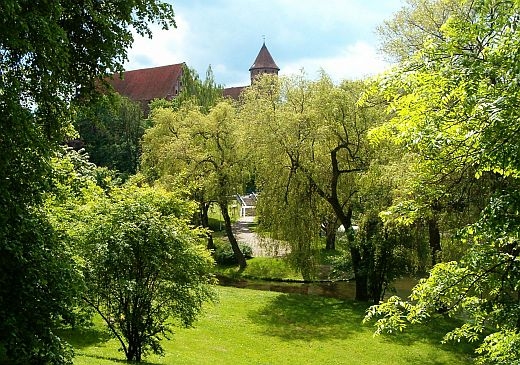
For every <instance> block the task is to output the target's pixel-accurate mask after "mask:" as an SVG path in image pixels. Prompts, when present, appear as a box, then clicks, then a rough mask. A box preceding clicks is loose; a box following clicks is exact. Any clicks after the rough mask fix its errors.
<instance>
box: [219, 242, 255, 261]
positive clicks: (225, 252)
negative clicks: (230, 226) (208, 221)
mask: <svg viewBox="0 0 520 365" xmlns="http://www.w3.org/2000/svg"><path fill="white" fill-rule="evenodd" d="M215 244H216V246H217V248H216V250H215V252H214V253H213V258H214V259H215V262H216V263H217V264H218V265H235V264H238V261H237V259H236V257H235V254H234V253H233V250H232V249H231V245H230V244H229V243H227V242H224V241H220V240H217V242H215ZM238 247H240V251H242V253H243V254H244V257H245V258H246V259H250V258H252V257H253V250H252V249H251V247H249V246H248V245H245V244H243V243H239V244H238Z"/></svg>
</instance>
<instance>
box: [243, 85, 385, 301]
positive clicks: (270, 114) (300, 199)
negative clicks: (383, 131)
mask: <svg viewBox="0 0 520 365" xmlns="http://www.w3.org/2000/svg"><path fill="white" fill-rule="evenodd" d="M364 90H365V85H364V84H363V83H362V82H349V81H345V82H343V83H342V84H341V85H339V86H336V85H334V84H333V83H332V81H331V80H330V79H329V78H328V77H327V76H326V75H322V76H321V77H320V79H319V80H317V81H309V80H306V79H305V77H304V76H303V75H300V76H297V77H293V78H282V79H275V78H272V77H264V78H262V79H260V80H257V82H256V83H255V84H254V85H253V86H252V87H251V89H250V90H248V92H247V93H246V95H245V101H244V105H243V106H242V107H241V113H242V118H243V120H244V122H243V123H244V124H246V125H248V126H249V128H250V131H251V133H250V140H251V142H252V145H254V146H255V149H254V152H253V153H254V155H255V160H256V169H257V170H256V171H257V186H258V187H259V189H260V191H261V196H260V213H261V224H262V225H263V226H264V227H265V228H266V229H267V230H268V231H270V232H271V233H272V234H273V235H275V237H276V238H280V239H284V240H286V241H288V242H289V243H291V246H292V251H293V252H292V254H293V256H294V257H295V259H296V261H297V264H298V266H299V268H300V269H302V270H303V271H302V273H303V274H305V275H306V276H307V275H310V272H309V271H308V270H307V267H308V265H307V264H308V263H312V261H309V260H310V258H312V251H313V242H315V241H316V239H317V237H318V235H319V232H320V227H321V224H322V223H323V212H329V214H330V213H332V214H333V215H334V216H335V218H336V219H337V220H338V222H339V223H340V224H342V225H343V226H344V227H345V229H346V230H349V229H350V228H351V226H352V217H353V214H354V209H355V205H356V203H357V196H356V194H357V193H358V190H359V186H358V182H359V178H360V176H361V175H362V174H363V172H364V171H366V170H367V169H368V167H369V165H370V161H371V156H372V151H371V149H370V146H369V143H368V140H367V138H366V134H367V132H368V130H369V129H370V128H371V127H372V126H375V125H376V124H377V123H379V122H381V118H382V109H381V108H378V107H375V106H371V105H368V104H364V105H361V104H359V103H358V101H359V99H360V98H361V96H362V94H363V92H364ZM349 251H350V255H351V258H352V264H353V271H354V275H355V278H356V298H357V299H360V300H367V299H368V297H369V293H368V273H367V271H366V270H365V268H366V267H367V265H365V262H366V261H370V260H371V259H372V257H371V256H370V253H369V252H368V251H366V250H364V249H363V247H361V246H359V245H357V244H356V243H355V242H351V243H350V244H349ZM306 270H307V271H306Z"/></svg>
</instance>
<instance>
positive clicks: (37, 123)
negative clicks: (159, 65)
mask: <svg viewBox="0 0 520 365" xmlns="http://www.w3.org/2000/svg"><path fill="white" fill-rule="evenodd" d="M0 8H1V12H2V17H1V19H0V74H1V75H2V77H1V79H2V83H1V86H0V89H1V90H0V115H2V128H1V130H0V212H1V213H0V261H1V262H0V288H1V289H0V308H1V309H0V361H10V362H14V363H20V364H30V363H39V364H41V363H53V364H63V363H68V362H70V353H68V352H67V351H66V350H65V347H64V343H63V341H60V340H59V338H58V337H57V336H56V334H55V331H54V328H55V327H56V325H57V323H59V319H60V318H62V317H66V314H67V313H71V306H72V305H73V303H74V301H75V297H76V295H77V292H76V289H75V286H74V285H71V283H73V282H74V280H73V279H72V277H73V276H74V272H73V265H72V262H71V258H70V256H69V255H70V254H71V253H70V252H69V251H68V250H67V249H66V247H63V243H62V242H60V241H59V240H60V236H59V234H57V233H56V232H55V231H54V230H53V229H52V227H50V226H49V224H48V219H47V218H46V216H45V214H43V213H42V210H41V202H42V193H43V192H44V191H45V190H46V189H47V188H48V183H49V180H48V176H49V172H50V171H51V170H50V165H49V159H50V158H51V156H53V150H54V149H55V148H56V147H57V145H58V144H59V143H61V142H62V141H64V140H65V135H68V134H71V128H70V119H71V114H72V113H71V109H70V108H69V106H70V101H71V100H72V99H75V98H78V99H82V100H85V101H86V100H88V96H89V95H91V94H92V93H93V92H94V91H95V90H96V84H97V82H96V81H95V80H96V78H97V80H100V79H101V80H102V79H103V78H104V77H105V76H106V75H107V73H112V72H115V71H117V70H121V69H122V64H123V61H124V60H125V56H126V49H127V48H128V47H129V46H130V45H131V43H132V39H133V38H132V32H131V29H130V28H134V29H136V30H137V32H138V33H139V34H147V35H150V34H151V33H150V30H149V28H148V27H147V22H148V21H154V20H156V21H158V22H159V23H161V24H162V25H163V26H164V27H167V26H169V25H174V24H175V23H174V20H173V11H172V8H171V5H168V4H164V3H161V2H159V1H154V0H135V1H130V2H124V3H120V2H113V1H90V0H87V1H84V2H81V3H76V2H64V1H58V0H57V1H52V2H45V3H42V2H27V1H24V2H20V1H15V0H6V1H3V2H2V5H1V6H0ZM22 273H23V274H22Z"/></svg>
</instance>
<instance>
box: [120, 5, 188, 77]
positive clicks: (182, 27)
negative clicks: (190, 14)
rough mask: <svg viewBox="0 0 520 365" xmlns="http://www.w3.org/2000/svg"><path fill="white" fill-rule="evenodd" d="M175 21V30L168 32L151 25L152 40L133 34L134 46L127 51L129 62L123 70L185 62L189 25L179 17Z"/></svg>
mask: <svg viewBox="0 0 520 365" xmlns="http://www.w3.org/2000/svg"><path fill="white" fill-rule="evenodd" d="M175 21H176V23H177V28H172V29H170V30H162V29H161V28H160V27H159V26H157V25H152V26H151V27H150V28H151V29H152V32H153V38H152V39H149V38H148V37H141V36H140V35H137V34H134V44H133V46H132V48H131V49H129V50H128V59H129V61H128V62H127V63H126V64H125V69H127V70H135V69H140V68H147V67H154V66H164V65H171V64H175V63H181V62H185V61H186V59H187V57H188V55H187V54H186V50H188V49H189V46H188V44H189V40H188V35H189V34H190V25H189V24H188V22H187V21H185V20H184V18H183V17H182V16H179V15H176V17H175Z"/></svg>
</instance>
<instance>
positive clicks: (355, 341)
mask: <svg viewBox="0 0 520 365" xmlns="http://www.w3.org/2000/svg"><path fill="white" fill-rule="evenodd" d="M218 290H219V292H220V301H219V302H218V303H217V304H215V305H208V307H207V310H206V312H205V314H204V315H203V316H202V317H201V318H200V319H199V321H198V322H197V323H196V324H195V327H194V328H189V329H176V330H175V334H174V335H173V336H172V338H171V339H170V340H166V341H165V342H164V343H163V345H164V349H165V351H166V355H165V356H164V357H158V356H149V357H147V358H146V362H145V363H147V364H197V365H203V364H211V365H216V364H426V365H428V364H431V365H440V364H450V365H456V364H469V363H470V360H469V356H470V354H471V349H469V348H468V347H467V346H463V347H460V346H459V347H455V346H451V345H440V339H441V337H442V333H443V331H445V330H446V326H447V324H446V323H444V324H442V325H436V326H435V327H433V326H425V327H421V328H416V329H414V330H413V331H410V332H406V333H404V334H401V335H399V336H385V337H375V338H374V337H373V336H372V327H371V326H363V325H362V324H361V320H362V318H363V314H364V309H365V306H364V305H362V304H358V303H355V302H350V301H340V300H336V299H332V298H325V297H319V296H304V295H296V294H283V293H275V292H268V291H256V290H248V289H237V288H228V287H219V288H218ZM63 335H64V336H65V337H66V338H67V339H68V341H70V342H71V343H72V345H73V346H74V348H75V352H76V357H75V360H74V364H75V365H86V364H92V365H96V364H99V365H108V364H118V363H121V362H124V361H122V360H124V354H123V353H122V352H118V343H117V342H116V341H115V340H113V339H109V337H108V336H107V335H106V333H105V332H104V329H103V327H102V325H101V322H98V323H97V324H96V326H95V327H93V328H91V329H86V330H81V331H80V330H65V331H64V333H63Z"/></svg>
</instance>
